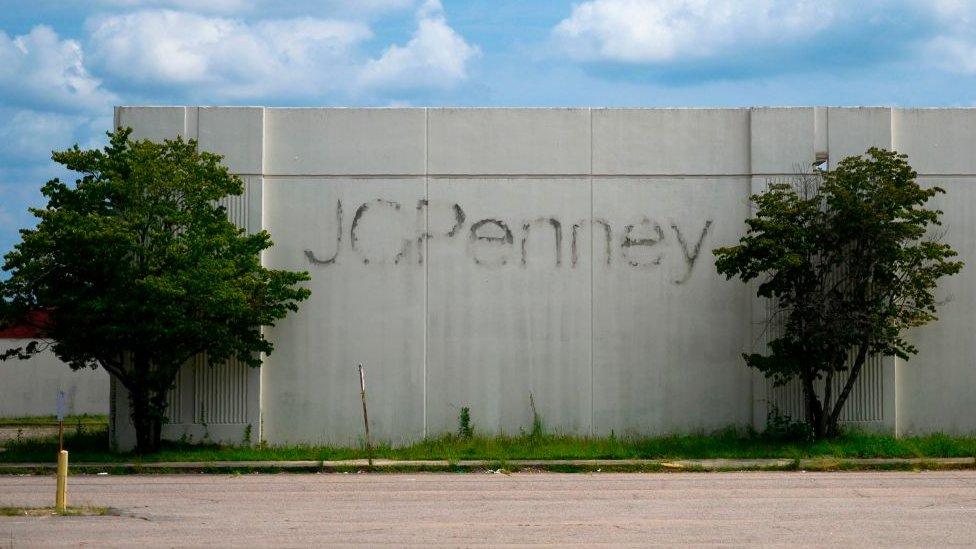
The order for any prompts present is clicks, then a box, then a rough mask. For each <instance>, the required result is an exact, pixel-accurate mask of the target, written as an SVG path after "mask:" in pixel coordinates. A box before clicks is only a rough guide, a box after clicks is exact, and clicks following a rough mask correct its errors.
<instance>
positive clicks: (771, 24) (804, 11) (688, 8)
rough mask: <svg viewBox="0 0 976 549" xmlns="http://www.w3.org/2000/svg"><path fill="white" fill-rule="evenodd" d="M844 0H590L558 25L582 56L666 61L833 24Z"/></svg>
mask: <svg viewBox="0 0 976 549" xmlns="http://www.w3.org/2000/svg"><path fill="white" fill-rule="evenodd" d="M836 3H837V0H590V1H587V2H583V3H581V4H577V5H576V6H574V7H573V10H572V13H571V14H570V16H569V17H567V18H566V19H564V20H562V21H561V22H560V23H559V24H558V25H557V26H556V27H555V29H554V30H553V35H554V37H555V38H556V40H557V41H558V43H559V45H560V46H561V47H562V48H563V49H564V50H565V51H566V52H567V53H568V54H569V55H570V56H571V57H572V58H574V59H576V60H580V61H618V62H630V63H659V62H668V61H673V60H675V59H679V58H707V57H711V56H716V55H720V54H722V52H723V51H724V50H725V49H726V48H729V47H735V48H738V49H741V48H743V47H744V46H749V45H758V44H766V45H769V46H775V45H776V44H777V43H786V42H791V41H795V40H798V39H804V38H807V37H810V36H813V35H814V34H816V33H817V32H818V31H820V30H822V29H823V28H825V27H826V26H828V25H830V23H831V22H832V20H833V19H834V17H835V6H836Z"/></svg>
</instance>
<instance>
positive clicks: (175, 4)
mask: <svg viewBox="0 0 976 549" xmlns="http://www.w3.org/2000/svg"><path fill="white" fill-rule="evenodd" d="M100 3H101V4H104V5H107V6H114V7H121V8H177V9H190V10H195V11H202V12H217V13H232V12H239V11H242V10H249V9H251V8H253V7H254V5H255V4H256V2H255V1H254V0H100Z"/></svg>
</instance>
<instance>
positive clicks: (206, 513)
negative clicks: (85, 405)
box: [0, 471, 976, 547]
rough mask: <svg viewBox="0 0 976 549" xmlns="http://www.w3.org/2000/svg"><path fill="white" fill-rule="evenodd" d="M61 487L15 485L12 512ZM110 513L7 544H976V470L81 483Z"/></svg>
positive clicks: (4, 499) (22, 526) (29, 522)
mask: <svg viewBox="0 0 976 549" xmlns="http://www.w3.org/2000/svg"><path fill="white" fill-rule="evenodd" d="M53 497H54V479H53V478H46V477H12V476H11V477H0V506H42V505H49V504H50V501H49V500H51V499H53ZM69 497H70V503H71V504H72V505H97V506H108V507H112V508H113V510H114V511H113V513H114V516H103V517H12V518H0V547H7V546H8V545H9V546H12V547H24V546H30V547H38V546H39V547H45V546H63V545H91V546H99V547H123V546H125V547H131V546H141V547H169V546H211V547H213V546H221V547H224V546H245V545H246V546H252V547H253V546H265V547H266V546H278V547H299V546H323V545H330V546H332V545H339V546H343V545H357V544H361V545H369V546H375V545H386V544H391V545H396V546H429V545H447V546H473V545H479V546H484V545H506V544H533V545H560V546H562V545H569V544H583V545H596V544H614V545H641V546H647V545H675V544H705V545H713V544H718V545H738V546H741V545H785V544H789V545H801V546H821V547H822V546H830V545H835V546H859V547H863V546H895V545H897V546H906V545H910V546H943V545H947V544H963V545H968V544H971V543H973V540H976V472H973V471H952V472H921V473H714V474H701V473H699V474H683V473H676V474H667V475H661V474H571V475H565V474H549V473H537V474H512V475H505V474H383V475H374V474H361V475H356V474H347V475H343V474H317V475H304V474H302V475H299V474H280V475H243V476H232V475H168V476H123V477H112V476H76V477H72V478H71V480H70V484H69Z"/></svg>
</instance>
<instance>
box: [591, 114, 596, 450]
mask: <svg viewBox="0 0 976 549" xmlns="http://www.w3.org/2000/svg"><path fill="white" fill-rule="evenodd" d="M594 240H596V239H595V238H593V109H592V108H591V109H590V436H593V428H594V427H593V425H594V422H595V418H594V415H593V412H594V404H593V400H594V397H595V396H596V391H595V390H594V388H593V378H594V369H595V366H594V364H593V358H594V357H593V264H594V263H596V262H595V261H593V258H594V255H593V241H594Z"/></svg>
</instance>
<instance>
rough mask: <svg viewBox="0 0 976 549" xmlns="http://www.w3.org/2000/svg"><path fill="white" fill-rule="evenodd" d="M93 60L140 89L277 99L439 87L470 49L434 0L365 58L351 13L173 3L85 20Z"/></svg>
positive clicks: (197, 96) (460, 67) (206, 97)
mask: <svg viewBox="0 0 976 549" xmlns="http://www.w3.org/2000/svg"><path fill="white" fill-rule="evenodd" d="M88 28H89V30H90V32H91V37H90V50H91V52H92V55H93V58H95V59H97V60H98V65H97V66H98V68H99V69H100V70H101V71H102V72H103V73H104V74H106V75H109V76H111V77H112V80H113V81H114V82H118V83H119V85H120V86H123V87H129V88H131V89H135V90H141V91H143V92H145V93H146V94H147V95H152V94H153V93H158V92H159V90H160V89H162V90H169V91H172V90H177V91H182V92H183V93H184V94H185V95H186V96H187V98H188V99H191V100H203V101H206V102H213V101H219V100H224V99H232V100H241V99H256V100H263V99H267V98H274V99H277V100H289V99H301V98H312V97H322V96H323V95H327V94H328V93H329V92H334V91H342V92H350V91H354V90H362V89H374V88H384V89H385V88H411V87H420V88H441V87H446V86H449V85H451V84H453V83H456V82H457V81H459V80H462V79H464V78H465V77H466V74H467V72H466V65H467V62H468V61H469V60H470V59H471V58H472V57H473V56H474V55H475V54H476V52H477V48H475V47H474V46H471V45H469V44H468V43H467V42H465V41H464V39H463V38H462V37H461V36H460V35H458V34H457V33H456V32H455V31H454V30H453V29H452V28H451V27H450V26H448V25H447V22H446V20H445V17H444V14H443V10H442V9H441V8H440V4H439V3H437V2H433V1H428V2H426V3H425V4H424V5H422V6H421V7H420V9H419V10H418V12H417V30H416V31H415V33H414V35H413V37H412V38H411V40H410V41H409V42H408V43H407V44H406V45H404V46H391V47H389V48H388V49H387V50H386V51H385V52H384V53H383V55H382V56H381V57H379V58H378V59H375V60H370V59H369V58H368V56H367V55H366V53H365V49H366V45H367V42H368V41H369V40H370V39H371V38H372V36H373V34H372V31H371V30H370V28H369V27H368V26H367V25H366V24H364V23H362V22H357V21H354V20H345V19H321V18H312V17H302V18H289V19H271V20H258V21H256V22H248V21H244V20H240V19H234V18H228V17H219V16H207V15H201V14H195V13H188V12H183V11H173V10H143V11H136V12H132V13H126V14H119V15H109V16H102V17H97V18H94V19H92V20H91V21H89V23H88Z"/></svg>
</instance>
